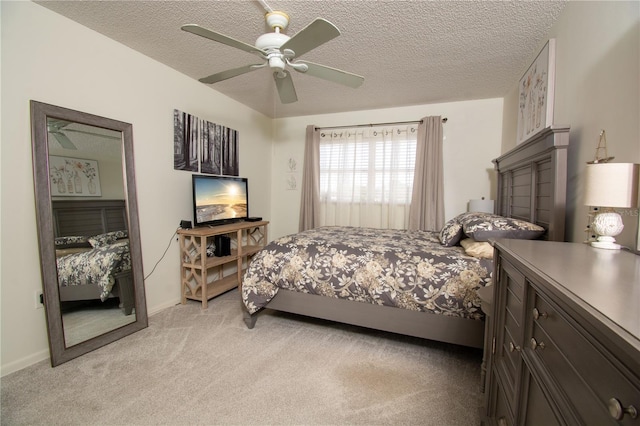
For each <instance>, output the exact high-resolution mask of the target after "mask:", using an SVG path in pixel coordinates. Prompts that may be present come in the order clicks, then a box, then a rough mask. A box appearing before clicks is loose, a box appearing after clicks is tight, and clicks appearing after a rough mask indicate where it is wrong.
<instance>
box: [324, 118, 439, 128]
mask: <svg viewBox="0 0 640 426" xmlns="http://www.w3.org/2000/svg"><path fill="white" fill-rule="evenodd" d="M447 120H449V119H448V118H447V117H444V118H443V119H442V122H443V123H446V122H447ZM421 123H422V120H418V121H395V122H391V123H373V124H352V125H351V126H331V127H314V129H315V130H328V129H352V128H354V127H374V126H391V125H398V124H421Z"/></svg>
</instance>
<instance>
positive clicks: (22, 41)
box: [0, 2, 272, 375]
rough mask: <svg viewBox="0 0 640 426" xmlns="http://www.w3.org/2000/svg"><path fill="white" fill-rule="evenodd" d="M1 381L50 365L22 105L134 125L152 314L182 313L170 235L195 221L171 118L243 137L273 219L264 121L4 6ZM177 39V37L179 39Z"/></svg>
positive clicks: (258, 193)
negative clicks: (175, 308)
mask: <svg viewBox="0 0 640 426" xmlns="http://www.w3.org/2000/svg"><path fill="white" fill-rule="evenodd" d="M0 7H1V9H0V13H1V18H2V23H1V25H2V74H1V77H2V105H1V107H2V112H1V113H2V129H1V136H2V139H1V154H0V158H1V166H0V167H1V169H0V172H1V177H2V179H1V203H2V204H1V210H0V214H1V215H2V224H1V226H2V228H1V240H0V241H1V245H0V247H1V251H2V265H1V281H0V288H1V318H0V319H1V322H2V324H1V327H2V328H1V336H2V339H1V346H2V347H1V374H2V375H4V374H7V373H9V372H11V371H15V370H17V369H20V368H23V367H25V366H27V365H29V364H32V363H34V362H36V361H39V360H42V359H46V358H48V356H49V352H48V344H47V334H46V324H45V317H44V311H43V310H42V309H40V310H36V309H35V308H34V292H35V291H36V290H37V289H40V288H41V276H40V270H39V255H38V240H37V233H36V232H37V231H36V219H35V204H34V203H35V202H34V196H33V178H32V166H31V135H30V112H29V100H31V99H34V100H38V101H41V102H46V103H51V104H54V105H59V106H63V107H67V108H71V109H75V110H80V111H85V112H89V113H92V114H96V115H101V116H104V117H108V118H112V119H116V120H121V121H125V122H129V123H132V124H133V136H134V151H135V168H136V179H137V189H138V203H139V211H140V227H141V237H142V251H143V262H144V269H145V274H148V273H149V272H151V270H152V268H153V266H154V265H155V263H156V261H158V260H159V259H160V257H161V256H162V253H163V252H164V250H165V248H166V247H167V245H168V244H169V242H170V241H172V246H171V248H170V249H169V251H168V253H167V255H166V257H165V258H164V260H163V261H162V262H161V263H160V264H159V265H158V267H157V268H156V270H155V272H154V274H153V275H152V276H151V277H149V279H147V280H146V284H145V285H146V295H147V306H148V309H149V311H150V313H153V312H156V311H158V310H160V309H162V308H165V307H167V306H171V305H173V304H175V303H179V293H180V291H179V288H180V285H179V276H180V274H179V269H178V249H177V243H176V242H175V238H174V239H172V238H171V237H172V235H173V233H174V231H175V230H176V228H177V226H178V224H179V222H180V220H181V219H190V218H191V216H192V212H191V180H190V179H191V178H190V173H188V172H181V171H174V170H173V110H174V108H177V109H180V110H182V111H186V112H189V113H191V114H193V115H196V116H198V117H200V118H203V119H207V120H209V121H212V122H215V123H218V124H221V125H224V126H227V127H231V128H233V129H236V130H238V131H239V135H240V174H241V175H242V176H244V177H247V178H249V185H250V189H249V192H250V197H251V198H250V204H251V208H252V211H253V212H255V213H260V214H261V215H263V216H264V217H265V218H266V219H268V218H269V211H270V200H269V193H270V189H271V182H270V170H271V165H270V158H271V125H272V124H271V120H270V119H268V118H267V117H265V116H263V115H261V114H259V113H256V112H255V111H253V110H251V109H248V108H246V107H244V106H242V105H240V104H239V103H237V102H235V101H233V100H231V99H229V98H227V97H225V96H222V95H221V94H219V93H218V92H216V91H214V90H211V89H208V88H206V87H205V86H203V85H202V84H201V83H199V82H197V81H196V80H193V79H191V78H188V77H186V76H184V75H182V74H179V73H177V72H176V71H174V70H172V69H170V68H168V67H166V66H164V65H161V64H159V63H157V62H155V61H153V60H151V59H149V58H148V57H146V56H143V55H140V54H139V53H137V52H134V51H133V50H131V49H129V48H126V47H124V46H122V45H120V44H118V43H116V42H115V41H113V40H110V39H108V38H106V37H104V36H102V35H100V34H98V33H95V32H93V31H91V30H89V29H87V28H86V27H83V26H81V25H78V24H76V23H75V22H73V21H70V20H68V19H66V18H64V17H62V16H60V15H57V14H55V13H53V12H51V11H49V10H47V9H45V8H43V7H41V6H39V5H37V4H35V3H31V2H1V3H0ZM176 31H179V29H176Z"/></svg>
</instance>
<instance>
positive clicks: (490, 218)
mask: <svg viewBox="0 0 640 426" xmlns="http://www.w3.org/2000/svg"><path fill="white" fill-rule="evenodd" d="M461 216H462V215H461ZM459 222H460V223H461V224H462V231H463V232H464V234H465V235H466V236H467V237H469V238H473V239H474V240H476V241H488V240H489V239H490V238H512V239H520V240H535V239H537V238H540V237H541V236H542V235H544V233H545V229H544V228H543V227H542V226H539V225H536V224H534V223H531V222H526V221H524V220H520V219H514V218H509V217H503V216H498V215H494V214H490V213H466V214H464V215H463V217H462V218H460V219H459Z"/></svg>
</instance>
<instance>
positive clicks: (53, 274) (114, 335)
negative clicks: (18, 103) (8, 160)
mask: <svg viewBox="0 0 640 426" xmlns="http://www.w3.org/2000/svg"><path fill="white" fill-rule="evenodd" d="M48 118H56V119H60V120H65V121H72V122H76V123H81V124H86V125H89V126H95V127H100V128H104V129H109V130H114V131H118V132H121V134H122V143H123V147H122V148H123V149H122V152H123V158H122V163H123V168H124V173H125V176H124V182H125V198H126V211H127V213H128V221H129V223H128V225H129V229H128V232H129V248H130V252H131V267H132V271H133V283H134V294H135V315H136V319H135V321H134V322H132V323H129V324H127V325H124V326H122V327H120V328H117V329H114V330H111V331H109V332H106V333H105V334H102V335H99V336H97V337H94V338H91V339H89V340H86V341H83V342H81V343H78V344H76V345H73V346H69V347H67V346H66V344H65V338H64V330H63V324H62V312H61V308H60V295H59V288H58V273H57V272H58V271H57V266H56V255H55V245H54V226H53V213H52V204H51V203H52V200H51V187H50V183H49V143H48V131H47V119H48ZM31 143H32V149H33V176H34V189H35V202H36V220H37V226H38V240H39V246H40V270H41V273H42V284H43V285H42V287H43V292H44V293H43V294H44V306H45V311H46V318H47V332H48V336H49V350H50V353H51V366H52V367H55V366H57V365H59V364H62V363H64V362H67V361H70V360H72V359H74V358H76V357H78V356H80V355H83V354H86V353H87V352H90V351H93V350H95V349H97V348H100V347H102V346H104V345H107V344H109V343H111V342H114V341H116V340H118V339H120V338H122V337H124V336H127V335H129V334H132V333H134V332H136V331H139V330H142V329H143V328H146V327H147V326H148V318H147V305H146V299H145V291H144V272H143V269H142V249H141V245H140V226H139V222H138V204H137V201H136V199H137V197H136V184H135V172H134V157H133V130H132V126H131V124H129V123H125V122H121V121H117V120H111V119H108V118H104V117H100V116H97V115H92V114H88V113H84V112H80V111H75V110H71V109H67V108H63V107H59V106H54V105H49V104H45V103H41V102H37V101H33V100H32V101H31Z"/></svg>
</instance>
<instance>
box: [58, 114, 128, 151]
mask: <svg viewBox="0 0 640 426" xmlns="http://www.w3.org/2000/svg"><path fill="white" fill-rule="evenodd" d="M70 124H72V123H71V122H70V121H65V120H55V119H52V118H49V119H48V120H47V131H48V132H49V133H51V134H52V135H53V137H54V138H55V139H56V140H57V141H58V143H59V144H60V146H62V147H63V148H65V149H78V148H77V147H76V145H75V144H74V143H73V142H71V139H69V137H68V136H67V135H66V134H65V132H72V133H80V134H84V135H90V136H95V137H99V138H106V139H114V140H121V138H120V137H117V136H111V135H105V134H102V133H95V132H88V131H85V130H78V129H68V128H67V126H68V125H70Z"/></svg>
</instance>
